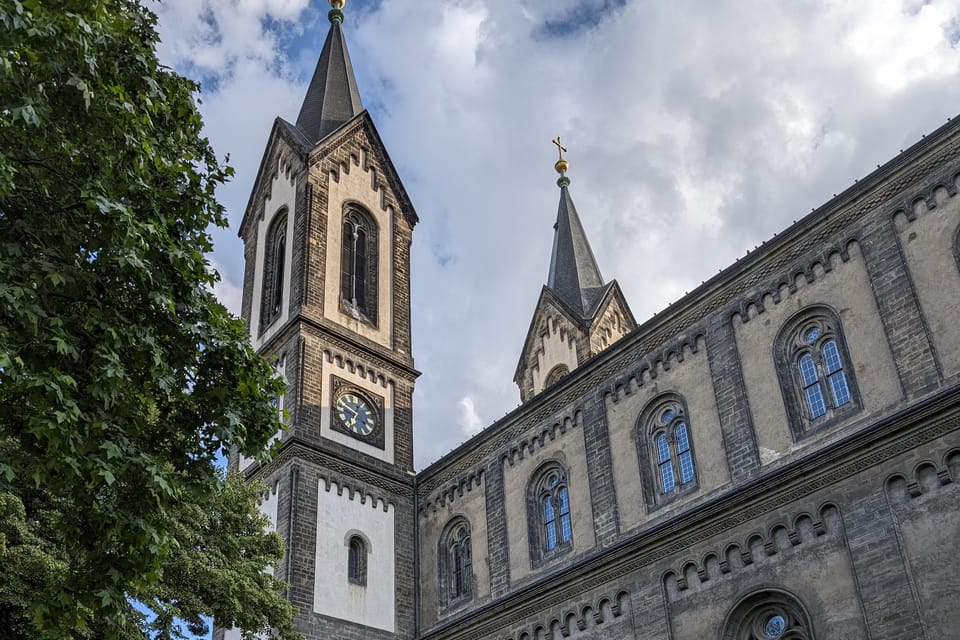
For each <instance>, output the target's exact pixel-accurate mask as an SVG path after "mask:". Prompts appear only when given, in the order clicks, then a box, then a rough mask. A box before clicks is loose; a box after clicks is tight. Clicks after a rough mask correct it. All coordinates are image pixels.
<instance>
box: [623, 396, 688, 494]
mask: <svg viewBox="0 0 960 640" xmlns="http://www.w3.org/2000/svg"><path fill="white" fill-rule="evenodd" d="M637 444H638V449H639V455H640V467H641V473H642V475H643V476H644V483H643V484H644V486H645V487H647V492H646V495H647V502H648V504H650V505H651V506H653V505H656V504H661V503H664V502H667V501H669V500H671V499H673V498H674V497H676V496H678V495H681V494H684V493H686V492H688V491H691V490H693V489H695V488H696V486H697V466H696V459H695V457H694V452H693V439H692V435H691V431H690V421H689V419H688V418H687V410H686V405H685V403H684V401H683V398H681V397H680V396H679V395H677V394H674V393H669V394H665V395H662V396H660V397H658V398H655V399H654V400H653V401H652V402H650V403H649V404H648V405H647V407H646V408H645V409H644V410H643V411H642V412H641V414H640V420H639V425H638V428H637Z"/></svg>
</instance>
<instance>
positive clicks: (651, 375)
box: [600, 326, 706, 403]
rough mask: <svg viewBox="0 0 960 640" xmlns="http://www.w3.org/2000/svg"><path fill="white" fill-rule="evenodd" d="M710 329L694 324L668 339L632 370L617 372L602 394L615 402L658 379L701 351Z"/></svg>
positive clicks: (602, 390) (601, 391)
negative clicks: (688, 329)
mask: <svg viewBox="0 0 960 640" xmlns="http://www.w3.org/2000/svg"><path fill="white" fill-rule="evenodd" d="M705 335H706V330H705V329H704V328H703V327H701V326H698V327H694V328H693V329H692V330H690V331H688V332H685V333H683V334H681V335H679V336H677V337H676V338H675V339H673V340H671V341H669V342H668V343H666V344H664V345H662V346H661V347H660V348H659V349H658V350H657V351H655V352H653V353H651V354H648V355H647V356H646V357H645V358H643V359H642V360H641V361H640V363H639V364H637V365H635V366H634V367H633V368H632V369H631V370H630V371H629V372H628V373H625V374H623V375H621V376H617V377H616V378H615V379H614V380H613V381H612V382H610V383H609V384H607V385H605V386H604V387H603V388H602V389H601V390H600V394H601V395H602V396H604V397H608V398H609V399H610V400H611V402H614V403H617V402H620V401H621V400H623V399H624V398H625V397H628V396H630V395H633V393H635V392H636V391H637V390H638V389H640V388H641V387H642V386H644V385H645V384H649V383H650V382H652V381H654V380H656V379H657V376H658V375H660V374H661V373H664V372H666V371H670V370H671V369H672V368H673V367H675V366H677V365H679V364H682V363H683V362H684V361H685V360H686V359H687V358H689V357H690V356H691V355H693V354H696V353H698V352H699V351H700V350H701V349H703V348H704V346H705V344H706V339H705Z"/></svg>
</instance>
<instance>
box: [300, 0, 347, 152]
mask: <svg viewBox="0 0 960 640" xmlns="http://www.w3.org/2000/svg"><path fill="white" fill-rule="evenodd" d="M344 2H345V0H330V6H331V7H333V8H332V9H330V12H329V13H328V14H327V17H328V18H329V19H330V31H329V32H328V33H327V39H326V41H325V42H324V43H323V49H322V50H321V52H320V59H319V60H318V61H317V68H316V70H315V71H314V72H313V79H312V80H311V81H310V86H309V87H308V88H307V95H306V96H305V97H304V99H303V105H302V106H301V107H300V115H299V116H297V128H298V129H300V131H301V132H303V134H304V135H305V136H306V137H307V140H309V141H310V143H311V144H316V143H317V142H319V141H320V140H321V139H323V138H324V137H326V136H327V134H329V133H330V132H331V131H333V130H334V129H336V128H337V127H339V126H340V125H342V124H343V123H344V122H346V121H347V120H350V119H351V118H353V117H354V116H356V115H357V114H358V113H360V112H361V111H363V104H362V103H361V102H360V91H359V90H358V89H357V79H356V78H355V77H354V75H353V65H352V64H351V63H350V54H349V53H348V52H347V43H346V41H345V40H344V39H343V31H342V30H341V28H340V24H341V23H342V22H343V5H344Z"/></svg>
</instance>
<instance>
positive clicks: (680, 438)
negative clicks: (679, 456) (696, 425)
mask: <svg viewBox="0 0 960 640" xmlns="http://www.w3.org/2000/svg"><path fill="white" fill-rule="evenodd" d="M689 450H690V439H689V438H688V437H687V423H686V422H681V423H680V424H678V425H677V451H679V452H683V451H689Z"/></svg>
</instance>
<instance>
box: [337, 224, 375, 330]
mask: <svg viewBox="0 0 960 640" xmlns="http://www.w3.org/2000/svg"><path fill="white" fill-rule="evenodd" d="M341 245H342V246H341V256H340V302H341V306H342V307H343V309H344V311H346V312H347V313H349V314H351V315H353V316H354V317H357V318H362V319H364V320H366V321H367V322H370V323H372V324H374V325H375V324H377V228H376V225H375V223H374V222H373V220H372V219H371V218H370V216H369V215H367V214H366V212H364V211H361V210H360V209H359V208H357V207H354V206H351V207H349V208H348V209H347V210H346V212H345V215H344V217H343V234H342V236H341Z"/></svg>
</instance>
